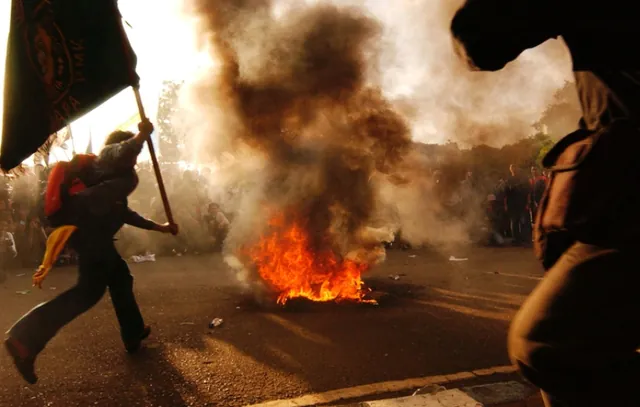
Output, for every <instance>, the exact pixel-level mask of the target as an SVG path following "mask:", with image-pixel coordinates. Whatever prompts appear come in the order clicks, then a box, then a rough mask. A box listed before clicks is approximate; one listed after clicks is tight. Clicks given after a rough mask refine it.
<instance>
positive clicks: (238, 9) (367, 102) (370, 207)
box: [182, 0, 570, 260]
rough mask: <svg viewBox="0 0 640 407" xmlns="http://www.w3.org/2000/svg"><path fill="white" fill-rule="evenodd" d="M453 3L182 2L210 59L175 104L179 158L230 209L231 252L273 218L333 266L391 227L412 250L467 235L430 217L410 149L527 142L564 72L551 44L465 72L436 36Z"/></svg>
mask: <svg viewBox="0 0 640 407" xmlns="http://www.w3.org/2000/svg"><path fill="white" fill-rule="evenodd" d="M460 4H461V1H451V2H449V1H443V0H423V1H411V0H403V1H399V2H398V4H397V7H396V4H395V3H394V6H393V7H391V6H390V4H389V3H388V2H378V1H374V0H371V1H365V0H362V1H356V0H353V1H347V0H342V1H338V0H335V1H333V2H322V1H296V2H291V1H278V0H271V1H270V0H191V1H190V3H189V8H190V10H189V12H190V13H191V15H192V16H195V18H196V20H197V23H198V29H199V33H200V36H199V39H200V41H201V44H200V45H201V47H202V48H203V49H206V50H208V52H209V54H210V55H211V57H212V59H213V60H214V61H215V62H216V64H215V66H214V67H212V68H211V69H210V70H208V71H207V72H204V73H203V75H201V76H199V77H197V78H194V79H193V80H192V81H191V83H190V84H189V85H190V86H189V87H188V89H187V91H186V92H184V94H183V95H182V96H183V107H184V111H185V113H186V114H185V116H184V119H185V121H184V123H185V128H186V130H187V132H188V134H189V136H190V139H189V140H190V141H189V144H190V146H191V151H192V152H193V158H195V159H196V160H198V161H200V162H205V161H211V160H215V162H216V163H217V164H218V170H217V171H216V172H215V173H214V178H215V179H214V180H213V183H214V186H215V187H216V188H217V190H218V196H220V197H224V196H227V195H228V198H227V199H224V198H221V200H222V203H223V205H226V207H227V209H229V210H232V211H233V212H234V213H235V214H236V216H235V219H234V221H233V227H232V230H231V233H230V236H229V238H228V241H227V249H228V250H229V252H231V253H233V252H235V251H236V250H237V249H238V247H240V246H242V245H245V244H250V243H251V242H252V241H254V240H255V239H256V238H258V236H259V235H260V233H261V232H262V231H263V230H264V228H265V226H266V222H267V220H268V219H269V218H270V216H271V214H273V213H274V212H284V213H286V214H287V215H289V216H291V217H293V218H296V219H291V220H296V221H301V220H302V221H304V222H307V228H308V229H309V230H310V231H312V235H313V236H312V237H313V238H314V239H315V241H314V243H315V244H317V245H327V244H329V245H330V246H331V247H332V249H334V250H335V251H336V252H337V253H340V254H341V255H345V256H346V255H353V253H358V254H359V255H363V254H364V255H365V256H369V255H371V254H375V255H378V254H379V253H380V252H379V250H374V249H377V248H379V246H377V245H376V244H375V242H377V241H380V240H385V239H388V238H389V237H388V235H389V233H390V232H393V231H396V230H400V229H401V230H402V232H403V236H404V237H405V238H406V239H407V240H409V241H410V242H412V243H434V244H440V243H451V242H460V241H463V240H465V237H466V231H465V230H466V229H465V226H464V225H463V224H462V223H451V222H448V221H446V220H445V219H443V217H442V216H440V213H441V208H440V207H439V205H440V204H439V203H437V202H436V200H435V199H432V197H433V189H434V185H433V182H434V181H433V178H430V177H428V176H426V174H424V173H422V172H421V171H420V168H421V167H419V166H414V164H415V162H414V161H415V160H417V158H416V157H415V155H414V154H413V153H411V151H410V149H411V143H410V142H411V140H412V139H413V140H415V141H422V142H437V143H440V142H445V141H447V140H451V141H456V142H458V143H460V144H461V145H463V146H473V145H478V144H481V143H486V144H489V145H494V146H501V145H504V144H506V143H510V142H514V141H517V140H519V139H521V138H523V137H526V136H528V135H529V134H530V133H531V131H532V126H533V124H534V123H536V122H537V121H538V120H539V119H540V117H541V116H542V115H543V113H544V112H545V110H546V109H547V106H548V105H549V104H550V103H551V102H553V100H554V99H553V98H554V93H555V92H556V91H557V90H558V89H560V88H561V87H562V86H564V85H565V83H566V81H567V79H569V78H570V61H569V58H568V55H567V53H566V51H565V50H564V48H563V46H562V44H561V43H559V42H557V41H556V42H550V43H548V44H544V45H543V46H542V47H541V48H540V49H538V50H534V51H527V52H525V53H524V54H523V55H522V56H521V58H519V59H518V60H517V61H516V62H514V63H512V64H510V65H509V66H507V68H505V69H504V70H503V71H502V72H500V73H497V74H496V73H478V72H473V73H472V72H469V71H468V70H467V68H466V66H465V65H464V64H463V63H462V62H461V61H460V60H459V59H457V57H456V56H455V55H454V52H453V47H452V43H451V36H450V33H449V24H450V21H451V18H452V16H453V13H454V12H455V10H456V9H457V8H458V6H459V5H460ZM400 112H401V113H400ZM505 172H506V168H505ZM231 188H233V189H234V192H233V193H230V194H229V190H230V189H231ZM327 237H329V239H328V240H327ZM371 241H373V242H371ZM327 242H329V243H327ZM368 260H371V259H370V258H368Z"/></svg>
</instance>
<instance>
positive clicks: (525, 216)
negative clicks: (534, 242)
mask: <svg viewBox="0 0 640 407" xmlns="http://www.w3.org/2000/svg"><path fill="white" fill-rule="evenodd" d="M508 216H509V226H510V227H511V237H512V238H513V240H514V241H515V242H517V243H531V221H530V220H529V213H528V212H527V211H526V210H525V209H523V210H521V211H513V212H509V213H508Z"/></svg>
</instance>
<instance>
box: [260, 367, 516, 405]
mask: <svg viewBox="0 0 640 407" xmlns="http://www.w3.org/2000/svg"><path fill="white" fill-rule="evenodd" d="M516 370H517V369H516V368H515V367H514V366H496V367H490V368H487V369H479V370H474V371H471V372H460V373H455V374H449V375H440V376H427V377H420V378H415V379H406V380H395V381H389V382H380V383H374V384H365V385H363V386H356V387H350V388H346V389H339V390H331V391H327V392H324V393H314V394H308V395H306V396H302V397H298V398H295V399H289V400H274V401H268V402H265V403H259V404H253V405H251V406H247V407H311V406H317V405H320V404H329V403H335V402H338V401H342V400H351V399H357V398H361V397H369V396H375V395H377V394H385V393H395V392H400V391H405V390H412V389H418V388H421V387H425V386H428V385H430V384H445V383H449V382H456V381H459V380H466V379H473V378H476V377H485V376H490V375H493V374H498V373H514V372H516Z"/></svg>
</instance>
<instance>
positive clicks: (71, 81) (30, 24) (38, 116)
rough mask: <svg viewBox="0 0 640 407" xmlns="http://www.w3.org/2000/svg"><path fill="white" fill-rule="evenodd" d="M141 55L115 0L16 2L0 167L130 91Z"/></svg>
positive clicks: (8, 165)
mask: <svg viewBox="0 0 640 407" xmlns="http://www.w3.org/2000/svg"><path fill="white" fill-rule="evenodd" d="M135 66H136V57H135V54H134V52H133V50H132V49H131V46H130V44H129V41H128V39H127V37H126V34H125V32H124V28H123V26H122V18H121V16H120V12H119V11H118V6H117V0H91V1H88V0H13V1H12V4H11V28H10V31H9V42H8V47H7V63H6V71H5V91H4V112H3V114H4V123H3V129H2V147H1V148H0V168H2V169H3V170H5V171H7V170H11V169H13V168H15V167H16V166H18V165H20V163H21V162H22V161H23V160H24V159H25V158H27V157H29V156H30V155H31V154H33V153H35V152H36V151H38V149H39V148H40V146H42V145H43V143H45V141H46V140H47V139H48V138H49V136H50V135H51V134H53V133H55V132H57V131H59V130H60V129H62V128H64V127H65V126H66V125H67V124H69V123H71V122H72V121H73V120H75V119H77V118H79V117H80V116H82V115H84V114H86V113H88V112H89V111H91V110H92V109H94V108H96V107H97V106H99V105H100V104H102V103H103V102H105V101H106V100H107V99H109V98H110V97H112V96H114V95H115V94H117V93H118V92H120V91H121V90H123V89H124V88H126V87H128V86H137V85H138V82H139V78H138V76H137V75H136V73H135Z"/></svg>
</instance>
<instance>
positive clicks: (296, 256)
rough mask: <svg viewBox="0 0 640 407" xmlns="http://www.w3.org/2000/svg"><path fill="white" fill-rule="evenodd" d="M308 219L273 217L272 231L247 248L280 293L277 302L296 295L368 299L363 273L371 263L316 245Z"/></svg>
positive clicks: (319, 298) (322, 299) (263, 275)
mask: <svg viewBox="0 0 640 407" xmlns="http://www.w3.org/2000/svg"><path fill="white" fill-rule="evenodd" d="M307 226H308V225H307V223H306V221H305V220H302V221H299V222H296V221H292V222H286V220H285V218H284V216H282V215H280V216H277V217H275V218H273V219H272V220H271V222H270V230H269V232H268V233H269V234H268V235H266V236H264V237H263V238H261V239H260V241H259V242H258V243H257V244H256V245H254V246H253V247H251V248H249V249H248V250H247V254H248V255H249V257H250V258H251V262H252V263H253V264H255V266H256V267H257V271H258V273H259V275H260V277H261V278H262V279H263V280H264V281H265V282H266V283H267V284H269V286H271V287H272V288H274V289H275V290H276V291H277V292H278V293H280V294H279V296H278V300H277V301H278V304H281V305H284V304H285V303H286V302H287V301H288V300H290V299H293V298H306V299H308V300H311V301H317V302H327V301H334V300H337V301H340V300H350V301H356V302H367V301H371V300H365V299H364V296H365V295H366V293H367V290H366V289H364V287H363V282H362V279H361V274H362V273H363V272H365V271H366V270H367V269H368V268H369V265H368V264H363V263H357V262H355V261H353V260H349V259H344V260H343V259H339V258H338V256H337V255H336V254H335V253H334V252H333V251H332V250H330V249H329V248H323V247H319V248H314V247H313V246H312V242H311V241H310V237H309V232H308V227H307Z"/></svg>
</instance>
